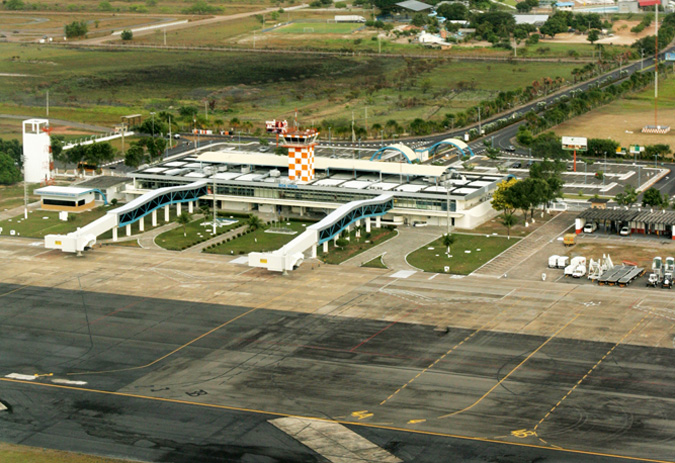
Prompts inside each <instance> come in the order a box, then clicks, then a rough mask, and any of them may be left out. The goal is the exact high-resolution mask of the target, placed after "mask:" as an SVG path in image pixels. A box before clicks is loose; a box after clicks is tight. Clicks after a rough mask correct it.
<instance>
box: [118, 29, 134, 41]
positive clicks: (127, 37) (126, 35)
mask: <svg viewBox="0 0 675 463" xmlns="http://www.w3.org/2000/svg"><path fill="white" fill-rule="evenodd" d="M120 37H121V38H122V40H131V39H133V38H134V33H133V32H131V31H130V30H129V29H125V30H123V31H122V35H120Z"/></svg>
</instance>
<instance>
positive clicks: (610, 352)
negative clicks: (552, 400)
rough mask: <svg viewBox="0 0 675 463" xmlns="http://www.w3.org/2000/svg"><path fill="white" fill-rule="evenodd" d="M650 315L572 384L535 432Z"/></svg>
mask: <svg viewBox="0 0 675 463" xmlns="http://www.w3.org/2000/svg"><path fill="white" fill-rule="evenodd" d="M650 315H651V312H650V313H647V314H646V315H645V316H644V317H642V318H641V319H640V321H639V322H637V323H636V324H635V325H633V327H632V328H631V329H630V330H629V331H628V332H627V333H626V334H624V335H623V337H622V338H621V339H619V341H618V342H617V343H616V344H614V345H613V346H612V348H611V349H609V350H608V351H607V352H606V353H605V355H603V356H602V358H601V359H600V360H598V361H597V362H596V364H595V365H593V366H592V367H591V368H590V369H589V370H588V371H587V372H586V374H585V375H584V376H583V377H582V378H581V379H580V380H579V381H577V382H576V384H575V385H574V386H572V389H570V390H569V391H567V394H565V395H564V396H563V398H562V399H560V400H559V401H558V402H557V403H556V404H555V405H554V406H553V407H552V408H551V409H550V410H549V411H548V412H547V413H546V415H544V417H543V418H542V419H540V420H539V422H538V423H537V424H536V425H535V426H534V431H535V432H536V431H537V428H539V425H541V424H542V423H543V422H544V421H546V419H548V417H549V416H551V414H552V413H553V412H554V411H555V410H556V408H558V407H559V406H560V405H561V404H562V403H563V402H564V401H565V399H567V398H568V397H569V396H570V395H571V394H572V392H574V391H575V390H576V388H577V387H579V386H580V385H581V383H583V382H584V381H585V380H586V378H588V377H589V376H590V374H591V373H593V372H594V371H595V369H596V368H597V367H598V366H599V365H600V364H601V363H602V362H603V361H604V360H605V359H606V358H607V357H608V356H610V355H611V354H612V352H614V349H616V348H617V347H619V345H620V344H621V343H623V342H624V341H625V340H626V338H627V337H628V336H630V335H631V334H632V333H633V331H635V330H636V329H637V328H638V327H639V326H640V325H642V323H644V321H645V320H646V319H647V317H648V316H650Z"/></svg>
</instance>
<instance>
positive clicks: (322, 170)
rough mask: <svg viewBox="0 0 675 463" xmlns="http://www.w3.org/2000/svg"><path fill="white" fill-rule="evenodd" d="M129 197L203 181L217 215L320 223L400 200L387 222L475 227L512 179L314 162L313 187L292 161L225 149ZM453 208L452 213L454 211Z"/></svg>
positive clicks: (157, 168)
mask: <svg viewBox="0 0 675 463" xmlns="http://www.w3.org/2000/svg"><path fill="white" fill-rule="evenodd" d="M128 175H130V176H131V177H132V178H133V184H132V185H128V189H127V191H126V193H127V194H128V195H140V194H143V193H147V192H148V191H151V190H154V189H157V188H162V187H168V186H176V185H182V184H188V183H191V182H194V181H196V180H206V181H207V182H209V184H212V186H211V187H210V189H211V191H210V193H209V194H208V195H207V196H204V197H202V198H201V199H202V200H203V201H208V202H209V203H211V202H212V201H213V199H214V198H213V189H214V188H215V200H216V202H217V203H216V206H217V208H218V209H223V210H229V211H240V212H251V213H253V212H259V213H263V214H265V213H266V214H277V215H281V216H288V215H294V216H305V217H308V218H315V219H320V218H323V217H325V216H326V215H327V214H329V213H330V212H332V211H333V210H335V209H337V208H338V207H339V206H341V205H343V204H345V203H347V202H350V201H355V200H363V199H369V198H374V197H376V196H378V195H380V194H382V193H384V192H388V193H391V194H393V195H394V208H393V209H392V210H391V211H390V213H388V214H387V216H386V217H384V218H383V222H384V223H393V224H397V225H403V224H410V225H416V224H417V225H423V224H429V225H445V224H446V221H447V218H448V217H450V220H451V224H452V225H453V226H456V227H460V228H473V227H475V226H477V225H479V224H481V223H483V222H485V221H486V220H488V219H489V218H491V217H493V216H494V215H495V214H496V212H495V211H494V210H493V209H492V207H491V205H490V199H491V196H492V192H493V191H494V189H495V188H496V187H497V184H498V183H499V182H500V181H502V180H503V179H504V178H505V176H502V175H499V174H498V175H495V174H489V175H488V174H481V173H473V172H463V171H459V170H455V169H454V168H448V167H446V166H432V165H421V164H409V163H399V162H381V161H368V160H360V159H333V158H328V157H318V156H317V157H315V158H314V178H313V179H312V180H311V181H306V182H305V181H298V180H290V179H289V162H288V159H287V157H286V156H277V155H274V154H260V153H251V152H244V151H237V150H234V149H232V148H224V149H222V150H218V151H205V152H201V153H197V154H193V155H186V156H185V157H183V158H180V159H174V160H170V161H165V162H162V163H160V164H158V165H154V166H152V167H147V168H142V169H140V170H138V171H135V172H133V173H131V174H128ZM448 209H449V211H448Z"/></svg>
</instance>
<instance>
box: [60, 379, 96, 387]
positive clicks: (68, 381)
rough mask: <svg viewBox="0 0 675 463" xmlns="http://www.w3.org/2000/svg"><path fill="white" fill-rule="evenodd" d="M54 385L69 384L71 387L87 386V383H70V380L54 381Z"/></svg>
mask: <svg viewBox="0 0 675 463" xmlns="http://www.w3.org/2000/svg"><path fill="white" fill-rule="evenodd" d="M52 383H55V384H67V385H69V386H84V385H85V384H87V382H86V381H70V380H68V379H52Z"/></svg>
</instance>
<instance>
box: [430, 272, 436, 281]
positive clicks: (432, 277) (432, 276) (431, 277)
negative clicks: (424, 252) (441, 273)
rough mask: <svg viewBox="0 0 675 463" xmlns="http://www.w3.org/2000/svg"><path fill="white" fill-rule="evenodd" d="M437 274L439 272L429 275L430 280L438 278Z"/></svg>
mask: <svg viewBox="0 0 675 463" xmlns="http://www.w3.org/2000/svg"><path fill="white" fill-rule="evenodd" d="M437 276H438V273H434V274H433V275H431V276H430V277H429V280H433V279H434V278H436V277H437Z"/></svg>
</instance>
